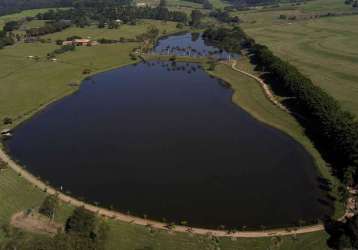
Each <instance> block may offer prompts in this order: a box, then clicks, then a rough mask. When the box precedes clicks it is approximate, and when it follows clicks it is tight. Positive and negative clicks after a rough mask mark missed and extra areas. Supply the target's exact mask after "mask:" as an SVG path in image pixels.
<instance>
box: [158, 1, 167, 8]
mask: <svg viewBox="0 0 358 250" xmlns="http://www.w3.org/2000/svg"><path fill="white" fill-rule="evenodd" d="M159 7H160V8H166V7H167V1H166V0H160V2H159Z"/></svg>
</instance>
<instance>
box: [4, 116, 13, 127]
mask: <svg viewBox="0 0 358 250" xmlns="http://www.w3.org/2000/svg"><path fill="white" fill-rule="evenodd" d="M3 124H4V125H9V124H12V119H11V118H10V117H5V118H4V119H3Z"/></svg>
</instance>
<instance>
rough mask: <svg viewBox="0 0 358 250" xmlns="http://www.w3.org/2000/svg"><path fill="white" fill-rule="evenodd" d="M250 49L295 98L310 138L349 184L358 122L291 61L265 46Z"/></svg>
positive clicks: (357, 157)
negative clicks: (305, 120)
mask: <svg viewBox="0 0 358 250" xmlns="http://www.w3.org/2000/svg"><path fill="white" fill-rule="evenodd" d="M252 52H253V53H254V55H255V57H256V61H257V63H258V65H260V66H261V67H262V68H263V69H264V70H265V71H268V72H270V74H271V77H273V78H274V79H275V81H277V83H279V84H280V86H281V87H282V88H283V89H284V90H286V91H287V92H288V94H290V95H292V96H293V97H294V98H295V106H296V107H299V112H300V113H301V114H303V115H304V116H305V117H306V118H307V119H308V121H309V122H307V124H306V127H307V128H308V130H309V134H310V135H311V138H312V139H313V141H314V142H315V143H316V144H317V145H318V146H319V147H320V148H321V149H323V152H324V153H326V156H327V157H328V159H329V160H330V162H332V163H333V167H334V170H335V172H336V174H337V175H338V176H339V177H341V179H342V180H345V182H346V183H347V184H350V185H352V184H353V183H354V182H355V181H354V179H355V178H356V177H357V175H356V172H357V171H356V169H357V167H358V123H357V121H356V119H355V117H354V116H353V115H352V114H351V113H348V112H346V111H344V110H343V109H342V108H341V106H340V105H339V103H338V102H337V101H336V100H335V99H334V98H333V97H331V96H330V95H328V94H327V93H326V92H325V91H323V90H322V89H321V88H319V87H318V86H315V85H314V84H313V83H312V81H311V80H310V79H309V78H307V77H305V76H304V75H302V74H301V73H300V72H299V71H298V70H297V69H296V68H295V67H294V66H293V65H291V64H290V63H288V62H285V61H283V60H281V59H280V58H279V57H277V56H275V55H274V54H273V53H272V52H271V51H270V50H269V49H268V48H267V47H266V46H263V45H260V44H255V45H254V46H253V47H252Z"/></svg>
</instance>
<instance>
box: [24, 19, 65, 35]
mask: <svg viewBox="0 0 358 250" xmlns="http://www.w3.org/2000/svg"><path fill="white" fill-rule="evenodd" d="M70 26H71V24H70V23H67V22H63V21H57V22H52V23H47V24H45V25H44V26H42V27H39V28H31V29H28V30H26V36H28V37H34V36H42V35H46V34H51V33H55V32H59V31H62V30H64V29H66V28H68V27H70Z"/></svg>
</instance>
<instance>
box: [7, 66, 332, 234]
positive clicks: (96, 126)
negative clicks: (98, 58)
mask: <svg viewBox="0 0 358 250" xmlns="http://www.w3.org/2000/svg"><path fill="white" fill-rule="evenodd" d="M231 97H232V91H231V90H230V89H228V88H227V87H225V86H224V85H223V84H221V83H220V81H218V80H217V79H214V78H210V77H209V76H208V75H207V74H206V73H205V72H204V71H203V70H202V69H200V68H199V67H198V65H195V64H187V63H177V64H176V65H175V66H172V65H171V64H170V63H168V62H150V63H140V64H138V65H136V66H134V65H132V66H127V67H123V68H120V69H116V70H112V71H108V72H105V73H101V74H98V75H96V76H94V77H92V78H91V79H90V80H86V81H84V83H83V84H82V85H81V88H80V90H79V91H78V92H77V93H75V94H73V95H71V96H68V97H65V98H64V99H62V100H60V101H58V102H56V103H54V104H53V105H50V106H49V107H48V108H46V109H45V110H44V111H43V112H41V113H39V114H37V115H35V116H34V117H33V118H32V119H31V120H29V121H28V122H25V123H24V124H22V125H20V126H19V127H18V128H17V129H16V130H15V133H14V136H13V137H12V138H11V139H10V140H8V141H7V146H8V150H9V151H10V153H11V155H12V156H13V157H14V158H16V159H18V160H20V161H21V162H22V163H23V164H24V165H25V166H26V167H27V168H28V169H29V170H30V171H31V172H32V173H34V174H35V175H38V176H41V177H42V178H43V179H45V180H48V181H49V182H50V184H52V185H53V186H55V187H60V186H63V188H64V190H70V191H71V193H72V194H74V195H75V196H78V197H85V198H86V199H87V200H90V201H96V202H99V204H101V205H107V206H109V205H112V206H113V207H115V208H116V209H119V210H120V211H123V212H126V211H130V212H131V214H137V215H140V216H142V215H144V214H146V215H148V217H149V218H153V219H157V220H162V218H166V220H167V221H176V222H178V221H181V220H186V221H188V222H189V223H190V225H193V226H202V227H213V228H216V227H217V226H218V225H226V227H235V228H240V227H241V226H243V225H245V226H260V225H265V226H282V225H287V224H290V223H294V222H297V221H298V220H305V221H310V220H312V219H315V218H318V217H320V216H322V215H324V214H326V213H330V211H331V210H330V208H329V206H328V205H327V204H325V203H326V200H327V199H326V197H325V196H324V195H323V194H322V193H321V191H320V189H319V188H318V181H317V178H318V175H317V173H316V171H315V166H314V164H313V162H312V158H311V157H310V155H309V154H308V153H307V152H306V151H305V150H304V149H303V147H302V146H301V145H299V144H298V143H296V142H295V141H294V140H292V139H291V138H290V137H288V136H287V135H285V134H283V133H282V132H280V131H278V130H276V129H274V128H271V127H269V126H267V125H264V124H263V123H260V122H258V121H257V120H255V119H253V118H252V117H251V116H250V115H249V114H248V113H246V112H245V111H244V110H243V109H241V108H240V107H238V106H237V105H234V104H233V103H232V102H231Z"/></svg>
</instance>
